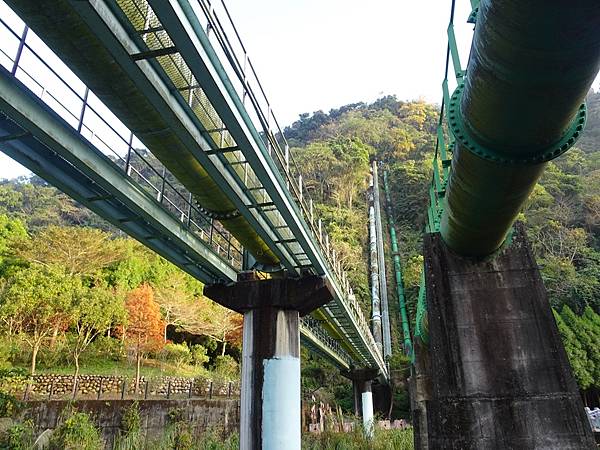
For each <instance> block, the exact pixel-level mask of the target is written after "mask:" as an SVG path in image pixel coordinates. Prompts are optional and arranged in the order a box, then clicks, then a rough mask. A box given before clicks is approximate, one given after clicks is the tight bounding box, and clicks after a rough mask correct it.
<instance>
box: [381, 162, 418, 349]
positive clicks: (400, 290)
mask: <svg viewBox="0 0 600 450" xmlns="http://www.w3.org/2000/svg"><path fill="white" fill-rule="evenodd" d="M383 189H384V191H385V205H386V213H387V219H388V225H389V229H390V240H391V241H392V257H393V260H394V275H395V279H396V295H397V296H398V305H399V307H400V323H401V325H402V336H403V340H404V353H406V354H407V355H410V354H411V353H412V344H411V340H410V327H409V325H408V314H407V312H406V297H405V295H404V282H403V281H402V264H401V263H400V253H399V251H398V240H397V238H396V224H395V223H394V216H393V215H392V200H391V198H390V190H389V187H388V178H387V170H384V171H383Z"/></svg>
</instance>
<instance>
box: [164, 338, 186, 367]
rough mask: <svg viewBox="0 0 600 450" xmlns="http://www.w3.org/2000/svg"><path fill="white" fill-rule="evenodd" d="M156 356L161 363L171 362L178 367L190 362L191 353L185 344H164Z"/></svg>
mask: <svg viewBox="0 0 600 450" xmlns="http://www.w3.org/2000/svg"><path fill="white" fill-rule="evenodd" d="M158 356H159V358H160V359H162V360H163V361H167V362H171V363H173V364H175V365H176V366H178V367H179V366H181V365H183V364H189V363H191V362H192V352H191V351H190V348H189V347H188V346H187V344H186V343H185V342H184V343H182V344H173V343H168V344H166V345H165V346H164V347H163V348H162V350H161V351H160V353H159V355H158Z"/></svg>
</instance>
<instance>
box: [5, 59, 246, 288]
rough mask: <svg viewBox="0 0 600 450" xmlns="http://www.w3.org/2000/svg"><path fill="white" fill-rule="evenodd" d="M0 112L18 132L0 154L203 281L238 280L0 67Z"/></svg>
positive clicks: (9, 130) (7, 129)
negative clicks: (4, 154)
mask: <svg viewBox="0 0 600 450" xmlns="http://www.w3.org/2000/svg"><path fill="white" fill-rule="evenodd" d="M0 111H2V112H3V113H4V114H5V115H6V118H4V119H3V120H1V121H0V128H1V129H2V135H4V136H7V135H12V136H19V135H20V136H21V137H17V138H16V139H13V140H10V141H7V140H5V141H4V142H2V143H1V144H0V150H2V151H3V152H4V153H6V154H7V155H9V156H10V157H12V158H13V159H15V160H17V161H19V162H20V163H21V164H22V165H24V166H25V167H27V168H28V169H30V170H31V171H32V172H34V173H36V174H37V175H39V176H41V177H42V178H44V179H45V180H47V181H48V182H49V183H51V184H53V185H54V186H56V187H57V188H59V189H60V190H62V191H63V192H65V193H66V194H67V195H69V196H71V197H72V198H74V199H75V200H77V201H78V202H80V203H81V204H83V205H85V206H86V207H88V208H89V209H91V210H92V211H94V212H95V213H97V214H98V215H100V216H101V217H103V218H104V219H106V220H108V221H109V222H111V223H112V224H113V225H115V226H116V227H118V228H120V229H122V230H123V231H125V232H126V233H127V234H129V235H131V236H133V237H134V238H135V239H137V240H138V241H140V242H142V243H143V244H144V245H146V246H147V247H149V248H151V249H152V250H154V251H156V252H157V253H158V254H160V255H161V256H163V257H165V258H166V259H168V260H169V261H171V262H173V263H174V264H175V265H177V266H179V267H180V268H181V269H182V270H184V271H185V272H188V273H189V274H190V275H192V276H193V277H195V278H197V279H198V280H200V281H202V282H203V283H215V282H218V281H223V282H227V281H233V280H235V279H236V277H237V270H236V269H235V268H234V267H232V266H231V265H230V264H229V263H228V262H227V261H225V260H223V258H222V257H221V256H220V255H218V254H216V253H215V252H214V250H212V249H211V248H210V246H209V245H208V244H207V243H204V242H203V241H202V240H200V239H199V238H198V237H197V236H196V235H194V234H193V233H192V232H190V231H188V230H187V229H186V228H185V226H184V224H182V223H181V222H180V221H179V220H177V219H176V218H174V217H173V216H172V214H171V213H169V212H167V211H166V210H164V209H163V207H162V206H161V205H160V204H159V203H158V201H157V200H156V199H155V198H154V196H152V195H150V194H149V193H148V192H146V191H145V190H144V189H143V188H141V187H140V186H139V185H137V183H136V182H135V181H133V180H132V179H130V178H129V177H127V176H126V175H125V173H124V172H123V170H122V169H121V168H119V167H118V166H117V165H116V164H115V163H114V162H113V161H111V160H110V159H109V158H108V157H106V156H105V155H103V154H102V153H101V152H100V151H98V150H97V149H95V147H93V146H92V145H91V144H90V143H89V142H88V141H87V140H86V139H85V138H83V137H82V136H81V135H80V134H79V133H78V132H77V131H76V130H75V129H74V128H72V127H71V126H70V125H68V124H67V123H66V122H65V121H64V120H63V119H62V118H61V117H60V116H58V115H57V114H56V113H55V112H54V111H52V110H50V108H49V107H48V106H47V105H46V104H45V103H44V102H43V101H42V100H40V99H39V98H38V97H36V96H35V95H34V94H33V93H31V91H29V90H28V89H27V87H25V86H24V85H23V84H22V83H21V82H20V81H18V80H16V79H15V78H14V77H13V76H12V75H11V74H10V73H9V72H8V71H7V70H6V69H4V68H3V67H0ZM23 131H26V132H27V134H24V133H23ZM124 219H128V220H124Z"/></svg>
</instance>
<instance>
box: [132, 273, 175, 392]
mask: <svg viewBox="0 0 600 450" xmlns="http://www.w3.org/2000/svg"><path fill="white" fill-rule="evenodd" d="M125 308H126V309H127V325H126V326H125V327H124V329H123V333H124V337H125V342H126V343H127V346H128V347H129V348H131V349H132V350H133V351H134V353H135V362H136V369H135V388H136V390H137V388H138V386H139V381H140V366H141V362H142V358H144V357H145V355H147V354H148V352H152V351H158V350H160V349H161V348H162V347H163V346H164V340H163V333H164V328H165V322H164V321H163V320H162V318H161V315H160V306H159V305H158V303H156V302H155V301H154V292H153V290H152V288H151V287H150V286H149V285H147V284H143V285H141V286H140V287H138V288H137V289H134V290H132V291H131V292H130V293H129V294H128V295H127V300H126V302H125Z"/></svg>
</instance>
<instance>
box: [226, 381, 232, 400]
mask: <svg viewBox="0 0 600 450" xmlns="http://www.w3.org/2000/svg"><path fill="white" fill-rule="evenodd" d="M227 398H231V381H230V382H229V384H228V385H227Z"/></svg>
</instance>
